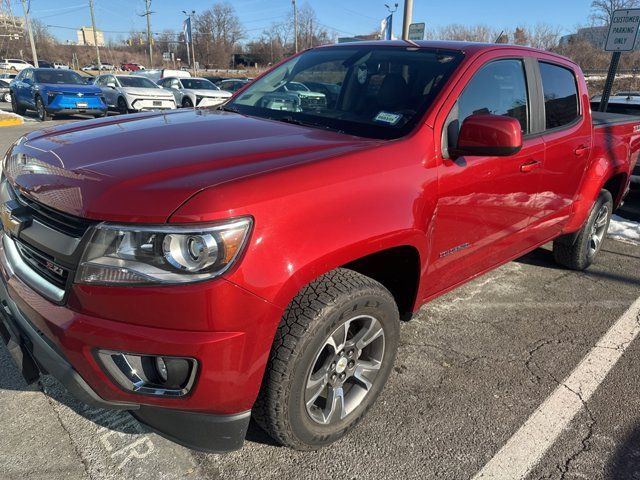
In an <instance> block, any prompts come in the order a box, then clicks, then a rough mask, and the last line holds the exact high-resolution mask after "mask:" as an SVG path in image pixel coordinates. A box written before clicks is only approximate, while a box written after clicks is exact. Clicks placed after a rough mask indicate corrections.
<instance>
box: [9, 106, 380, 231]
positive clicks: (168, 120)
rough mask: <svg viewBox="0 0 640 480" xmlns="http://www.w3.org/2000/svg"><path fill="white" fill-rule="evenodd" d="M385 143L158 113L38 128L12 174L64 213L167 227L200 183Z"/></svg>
mask: <svg viewBox="0 0 640 480" xmlns="http://www.w3.org/2000/svg"><path fill="white" fill-rule="evenodd" d="M378 142H379V141H378V140H370V139H363V138H360V137H354V136H350V135H345V134H341V133H336V132H330V131H326V130H321V129H316V128H308V127H303V126H299V125H292V124H288V123H282V122H276V121H272V120H266V119H260V118H255V117H247V116H243V115H240V114H236V113H230V112H222V111H219V110H208V109H195V110H191V109H188V110H178V111H171V112H165V113H158V112H150V113H146V114H136V115H131V116H124V117H111V118H105V119H100V120H92V121H86V122H78V123H73V124H67V125H61V126H57V127H53V128H49V129H45V130H40V131H37V132H32V133H30V134H29V135H27V136H26V137H25V138H23V139H21V140H19V141H18V142H17V143H16V144H15V145H14V146H13V147H12V150H11V151H10V155H9V156H8V158H7V160H6V163H5V174H6V176H7V178H8V179H9V181H10V182H11V183H12V184H13V185H14V187H16V188H17V189H18V190H20V192H21V193H22V194H24V195H27V196H29V197H31V198H33V199H35V200H37V201H39V202H41V203H43V204H45V205H48V206H49V207H52V208H54V209H57V210H59V211H62V212H66V213H69V214H72V215H76V216H79V217H85V218H90V219H95V220H108V221H118V222H144V223H163V222H165V221H167V219H168V217H169V216H170V215H171V214H172V213H173V212H174V211H175V210H176V209H177V208H178V207H179V206H180V205H182V204H183V203H184V202H185V201H187V200H188V199H189V198H190V197H191V196H192V195H194V194H195V193H197V192H199V191H201V190H202V189H205V188H208V187H213V186H215V185H217V184H220V183H224V182H230V181H235V180H239V179H241V178H243V177H248V176H252V175H258V174H262V173H266V172H268V171H271V170H276V169H282V168H287V167H290V166H294V165H299V164H301V163H306V162H313V161H316V160H319V159H322V158H326V157H329V156H335V155H341V154H346V153H349V152H352V151H355V150H360V149H363V148H367V147H369V146H373V145H375V144H377V143H378Z"/></svg>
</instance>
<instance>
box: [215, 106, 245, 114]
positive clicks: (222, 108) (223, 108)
mask: <svg viewBox="0 0 640 480" xmlns="http://www.w3.org/2000/svg"><path fill="white" fill-rule="evenodd" d="M218 110H222V111H223V112H233V113H240V112H238V110H237V109H236V108H233V107H228V106H226V105H220V106H219V107H218Z"/></svg>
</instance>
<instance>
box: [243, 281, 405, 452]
mask: <svg viewBox="0 0 640 480" xmlns="http://www.w3.org/2000/svg"><path fill="white" fill-rule="evenodd" d="M380 332H381V333H380ZM399 334H400V321H399V314H398V308H397V306H396V304H395V301H394V299H393V297H392V296H391V294H390V293H389V291H388V290H387V289H386V288H384V287H383V286H382V285H381V284H380V283H378V282H376V281H375V280H373V279H371V278H368V277H365V276H364V275H361V274H359V273H356V272H354V271H351V270H346V269H342V268H339V269H336V270H333V271H331V272H329V273H327V274H325V275H322V276H321V277H319V278H318V279H316V280H315V281H313V282H312V283H310V284H309V285H307V286H306V287H305V288H303V289H302V290H301V291H300V293H298V295H297V296H296V297H295V298H294V299H293V300H292V302H291V304H290V305H289V307H288V308H287V310H286V311H285V313H284V315H283V318H282V320H281V322H280V325H279V327H278V330H277V333H276V336H275V339H274V342H273V346H272V348H271V353H270V357H269V361H268V364H267V369H266V371H265V375H264V378H263V383H262V387H261V390H260V393H259V395H258V399H257V401H256V404H255V405H254V409H253V417H254V419H255V420H256V422H257V423H258V424H259V425H260V426H261V427H262V428H263V429H264V430H265V431H266V432H267V433H268V434H269V435H270V436H271V437H273V439H274V440H276V441H278V442H279V443H281V444H283V445H286V446H289V447H291V448H294V449H296V450H317V449H319V448H321V447H323V446H325V445H328V444H330V443H332V442H334V441H336V440H338V439H339V438H341V437H343V436H344V435H345V434H346V433H347V432H349V431H350V430H351V429H352V428H354V427H355V426H356V425H357V424H358V422H359V421H360V420H361V419H362V418H363V417H364V415H365V414H366V413H367V411H368V410H369V408H370V407H371V405H373V403H374V402H375V400H376V398H377V397H378V394H379V393H380V392H381V391H382V388H383V387H384V384H385V383H386V381H387V378H388V377H389V373H390V372H391V369H392V367H393V362H394V360H395V356H396V352H397V349H398V341H399ZM376 335H377V336H376ZM331 339H333V340H331ZM356 340H357V341H356ZM365 340H366V342H365ZM336 345H337V348H336ZM367 367H368V368H367ZM371 367H374V368H371ZM376 372H377V373H376ZM367 383H368V385H367ZM340 398H342V403H341V402H340V401H335V402H332V401H331V400H330V399H336V400H339V399H340ZM332 406H335V408H332ZM340 406H343V408H342V409H340V408H339V407H340Z"/></svg>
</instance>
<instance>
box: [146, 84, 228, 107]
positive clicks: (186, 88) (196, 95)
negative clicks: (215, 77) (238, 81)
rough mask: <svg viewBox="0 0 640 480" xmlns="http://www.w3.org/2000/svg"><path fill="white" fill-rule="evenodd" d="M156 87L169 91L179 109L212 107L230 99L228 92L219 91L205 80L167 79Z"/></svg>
mask: <svg viewBox="0 0 640 480" xmlns="http://www.w3.org/2000/svg"><path fill="white" fill-rule="evenodd" d="M158 85H160V86H161V87H164V88H166V89H167V90H170V91H171V92H172V93H173V95H174V96H175V98H176V103H177V104H178V106H179V107H184V108H189V107H214V106H216V105H220V104H221V103H224V102H226V101H227V99H229V98H230V97H231V95H232V94H231V93H230V92H226V91H224V90H220V89H219V88H218V87H216V86H215V85H214V84H213V83H211V82H210V81H209V80H207V79H206V78H178V77H168V78H164V79H162V80H160V81H159V82H158Z"/></svg>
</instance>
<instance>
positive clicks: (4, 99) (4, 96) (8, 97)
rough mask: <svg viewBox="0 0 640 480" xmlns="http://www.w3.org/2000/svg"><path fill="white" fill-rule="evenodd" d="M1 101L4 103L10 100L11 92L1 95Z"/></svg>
mask: <svg viewBox="0 0 640 480" xmlns="http://www.w3.org/2000/svg"><path fill="white" fill-rule="evenodd" d="M2 101H3V102H5V103H9V102H11V94H10V93H9V92H7V93H5V94H4V95H2Z"/></svg>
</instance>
